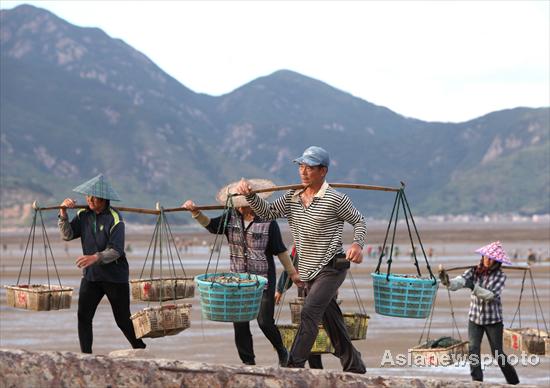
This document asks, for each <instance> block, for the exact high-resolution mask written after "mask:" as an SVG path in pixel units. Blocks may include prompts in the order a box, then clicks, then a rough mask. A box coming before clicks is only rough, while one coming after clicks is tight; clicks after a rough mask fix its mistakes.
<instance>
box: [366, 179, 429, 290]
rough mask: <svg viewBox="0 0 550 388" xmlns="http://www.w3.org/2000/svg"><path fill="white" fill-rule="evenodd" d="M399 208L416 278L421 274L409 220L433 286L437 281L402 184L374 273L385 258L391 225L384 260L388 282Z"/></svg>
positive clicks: (378, 270) (378, 272)
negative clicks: (408, 241)
mask: <svg viewBox="0 0 550 388" xmlns="http://www.w3.org/2000/svg"><path fill="white" fill-rule="evenodd" d="M400 207H402V208H403V214H404V218H405V222H406V224H407V231H408V234H409V240H410V243H411V250H412V254H413V258H414V266H415V267H416V271H417V273H418V276H419V277H420V276H422V274H421V272H420V267H419V265H418V258H417V256H416V248H415V245H414V238H413V235H412V232H411V225H410V224H409V218H410V220H411V223H412V227H413V228H414V231H415V235H416V238H417V239H418V243H419V245H420V248H421V250H422V255H423V256H424V261H425V262H426V268H427V269H428V272H429V274H430V278H431V279H433V284H434V285H435V284H436V283H437V279H436V278H435V276H434V274H433V272H432V269H431V266H430V263H429V262H428V258H427V257H426V252H425V250H424V245H423V244H422V240H421V239H420V234H419V233H418V228H417V227H416V222H415V221H414V217H413V215H412V212H411V208H410V206H409V202H408V201H407V197H406V196H405V189H404V185H403V184H402V186H401V188H400V189H399V191H398V192H397V194H396V196H395V201H394V203H393V208H392V212H391V215H390V221H389V223H388V227H387V229H386V235H385V237H384V244H383V246H382V250H381V252H380V257H379V259H378V265H377V266H376V270H375V273H376V274H380V266H381V265H382V259H383V258H384V256H386V254H385V252H386V245H387V243H388V236H389V232H390V228H391V226H392V224H393V232H392V238H391V249H390V252H389V257H388V259H387V260H386V264H387V266H388V268H387V271H386V280H388V281H389V278H390V274H391V264H392V261H393V260H392V257H393V247H394V242H395V234H396V229H397V222H398V218H399V208H400Z"/></svg>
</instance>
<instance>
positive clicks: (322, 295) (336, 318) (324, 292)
mask: <svg viewBox="0 0 550 388" xmlns="http://www.w3.org/2000/svg"><path fill="white" fill-rule="evenodd" d="M346 274H347V269H341V270H338V269H334V268H332V267H330V265H329V266H325V267H324V268H323V269H322V270H321V272H320V273H319V274H318V275H317V276H316V277H315V279H313V280H311V281H308V282H306V287H307V296H306V299H305V301H304V307H303V309H302V314H301V317H300V318H301V323H300V326H299V328H298V332H297V334H296V337H295V339H294V343H293V344H292V348H291V350H290V359H289V365H288V366H289V367H294V368H303V367H304V365H305V362H306V360H307V359H308V357H309V355H310V353H311V347H312V346H313V343H314V342H315V339H316V338H317V334H318V332H319V324H320V323H321V322H322V323H323V326H324V328H325V330H326V332H327V334H328V336H329V338H330V342H331V343H332V345H333V346H334V349H335V351H334V355H335V356H336V357H338V358H340V363H341V364H342V367H343V369H344V371H345V372H353V373H365V372H366V368H365V364H364V363H363V361H362V360H361V353H359V351H357V349H355V347H354V346H353V344H352V343H351V339H350V337H349V334H348V332H347V329H346V325H345V323H344V318H343V317H342V311H340V307H338V304H337V303H336V295H337V292H338V288H340V285H341V284H342V283H343V282H344V280H345V278H346Z"/></svg>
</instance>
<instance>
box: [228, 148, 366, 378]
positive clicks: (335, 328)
mask: <svg viewBox="0 0 550 388" xmlns="http://www.w3.org/2000/svg"><path fill="white" fill-rule="evenodd" d="M294 163H297V164H298V165H299V173H300V179H301V181H302V185H303V186H304V187H303V189H300V190H290V191H288V192H287V193H286V194H285V195H283V196H282V197H280V198H278V199H277V200H275V201H274V202H273V203H268V202H267V201H265V200H264V199H262V198H260V197H259V196H257V195H256V194H253V193H251V187H250V185H249V183H248V182H247V181H245V180H244V179H243V180H241V182H240V183H239V185H238V186H237V189H236V191H237V192H238V193H240V194H243V195H245V197H246V199H247V201H248V203H249V204H250V207H251V208H252V209H253V210H254V212H255V213H256V214H258V215H259V216H261V217H263V218H265V219H276V218H282V217H285V218H287V219H288V224H289V226H290V229H291V232H292V236H293V238H294V241H295V243H296V250H297V254H298V256H299V257H300V261H299V264H298V272H299V273H300V278H301V280H302V281H304V282H305V287H306V288H307V290H308V292H307V297H306V299H305V302H304V307H303V309H302V314H301V323H300V327H299V328H298V332H297V334H296V337H295V340H294V343H293V344H292V348H291V350H290V358H289V364H288V366H289V367H296V368H303V367H304V364H305V362H306V360H307V359H308V357H309V354H310V352H311V347H312V345H313V343H314V342H315V339H316V338H317V334H318V332H319V324H320V323H321V322H322V323H323V326H324V328H325V330H326V331H327V334H328V335H329V337H330V340H331V343H332V345H333V346H334V349H335V352H334V354H335V356H337V357H339V358H340V362H341V364H342V367H343V369H344V371H346V372H354V373H365V372H366V369H365V365H364V363H363V361H362V360H361V353H359V351H357V349H355V347H354V346H353V344H352V343H351V340H350V337H349V334H348V332H347V330H346V326H345V324H344V319H343V317H342V312H341V311H340V308H339V307H338V304H337V303H336V294H337V291H338V288H339V287H340V285H341V284H342V282H343V281H344V279H345V278H346V274H347V269H348V268H349V262H353V263H361V262H362V261H363V253H362V250H363V245H364V243H365V235H366V224H365V219H364V217H363V216H362V215H361V213H359V211H358V210H357V209H356V208H355V207H354V206H353V204H352V203H351V200H350V199H349V198H348V196H346V195H345V194H342V193H339V192H338V191H336V190H334V189H333V188H332V187H330V186H329V185H328V184H327V183H326V182H325V176H326V175H327V172H328V167H329V164H330V158H329V155H328V152H327V151H325V150H324V149H323V148H321V147H316V146H312V147H309V148H307V149H306V150H305V151H304V153H303V155H302V156H301V157H299V158H297V159H295V160H294ZM344 222H348V223H349V224H351V225H353V230H354V235H353V243H352V244H351V247H350V248H349V249H348V250H347V252H345V253H344V249H343V247H342V234H343V228H344ZM344 256H345V259H344ZM338 258H340V260H338Z"/></svg>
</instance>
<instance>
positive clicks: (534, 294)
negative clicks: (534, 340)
mask: <svg viewBox="0 0 550 388" xmlns="http://www.w3.org/2000/svg"><path fill="white" fill-rule="evenodd" d="M528 271H529V278H530V280H531V295H532V297H533V306H534V307H535V322H536V325H537V336H538V337H539V339H540V337H541V335H540V332H541V330H540V324H539V317H538V313H539V312H540V316H541V319H542V322H543V323H544V329H545V331H546V333H549V331H548V326H547V324H546V319H545V318H544V313H543V310H542V306H541V304H540V298H539V294H538V291H537V286H536V285H535V279H534V278H533V273H532V272H531V268H530V267H529V268H528V269H527V270H525V271H524V272H523V279H522V280H521V289H520V292H519V299H518V307H517V308H516V311H515V313H514V316H513V318H512V321H511V322H510V326H509V328H510V329H511V328H512V326H513V325H514V322H515V320H516V316H517V317H518V321H519V327H520V328H521V302H522V296H523V291H524V289H525V287H524V285H525V279H526V277H527V272H528Z"/></svg>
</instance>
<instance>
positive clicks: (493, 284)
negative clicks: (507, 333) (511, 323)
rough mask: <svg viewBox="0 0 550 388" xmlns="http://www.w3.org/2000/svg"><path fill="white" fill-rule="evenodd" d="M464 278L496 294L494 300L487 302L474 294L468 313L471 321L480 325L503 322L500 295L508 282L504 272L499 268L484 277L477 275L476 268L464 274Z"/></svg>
mask: <svg viewBox="0 0 550 388" xmlns="http://www.w3.org/2000/svg"><path fill="white" fill-rule="evenodd" d="M462 277H463V278H464V279H466V280H468V279H471V280H472V281H473V282H474V284H477V285H479V286H480V287H483V288H485V289H486V290H489V291H491V292H493V293H494V294H495V297H494V299H493V300H491V301H490V302H485V301H483V300H481V299H480V298H478V297H477V296H475V295H474V294H473V293H472V296H471V297H470V311H469V313H468V318H469V319H470V321H472V322H474V323H476V324H478V325H492V324H493V323H498V322H502V302H501V300H500V294H501V293H502V289H503V288H504V282H505V281H506V275H505V274H504V272H502V270H501V269H500V268H499V269H497V270H494V271H492V272H490V273H488V274H486V275H483V276H482V275H479V274H477V273H476V268H475V267H474V268H471V269H469V270H468V271H466V272H464V274H463V275H462Z"/></svg>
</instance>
